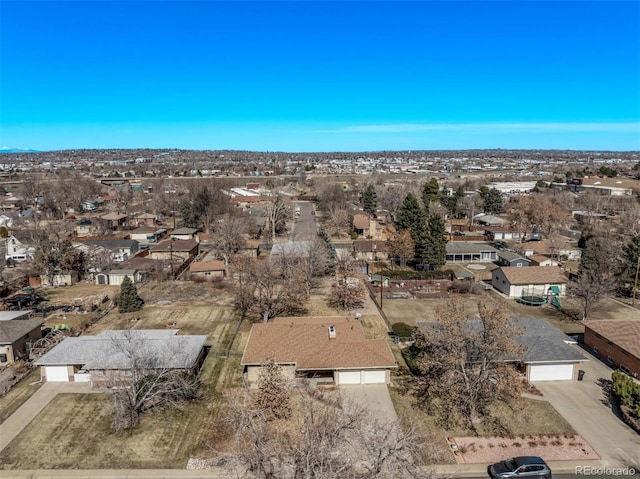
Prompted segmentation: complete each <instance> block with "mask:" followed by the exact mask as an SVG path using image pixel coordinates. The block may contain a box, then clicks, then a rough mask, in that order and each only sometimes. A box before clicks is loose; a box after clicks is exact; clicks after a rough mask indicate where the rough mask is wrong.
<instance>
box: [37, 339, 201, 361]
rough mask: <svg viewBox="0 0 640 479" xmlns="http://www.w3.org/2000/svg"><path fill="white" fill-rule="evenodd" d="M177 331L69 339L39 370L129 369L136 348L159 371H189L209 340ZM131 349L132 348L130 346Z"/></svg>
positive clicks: (48, 354)
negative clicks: (73, 367) (58, 367)
mask: <svg viewBox="0 0 640 479" xmlns="http://www.w3.org/2000/svg"><path fill="white" fill-rule="evenodd" d="M177 333H178V330H177V329H167V330H164V329H150V330H115V331H103V332H101V333H100V334H98V335H96V336H79V337H75V338H66V339H65V340H64V341H62V342H61V343H60V344H59V345H57V346H56V347H54V348H53V349H52V350H51V351H49V352H48V353H47V354H45V355H44V356H42V357H41V358H40V359H38V360H37V361H36V362H35V363H34V364H35V365H36V366H53V365H68V364H75V365H81V366H82V367H83V368H84V369H126V368H128V367H130V364H131V359H130V358H129V357H128V355H127V353H128V352H129V351H130V350H131V348H133V349H134V350H136V351H141V352H144V356H145V357H146V358H153V359H155V360H157V361H158V363H157V367H158V368H172V369H180V368H190V367H192V366H193V364H194V362H195V361H196V359H197V358H198V356H199V355H200V352H201V350H202V348H203V346H204V343H205V341H206V339H207V337H206V336H196V335H193V336H186V335H185V336H179V335H177ZM129 344H130V345H131V346H130V345H129Z"/></svg>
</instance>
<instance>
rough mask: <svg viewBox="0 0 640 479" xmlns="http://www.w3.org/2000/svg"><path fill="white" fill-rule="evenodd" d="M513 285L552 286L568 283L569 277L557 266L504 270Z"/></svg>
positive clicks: (509, 268)
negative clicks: (553, 284) (551, 284)
mask: <svg viewBox="0 0 640 479" xmlns="http://www.w3.org/2000/svg"><path fill="white" fill-rule="evenodd" d="M502 272H503V273H504V275H505V277H506V278H507V280H509V283H511V284H550V283H566V282H567V277H566V276H565V275H564V273H563V272H562V270H561V269H560V268H558V267H555V266H527V267H526V268H518V267H508V268H502Z"/></svg>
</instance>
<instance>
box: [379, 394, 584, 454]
mask: <svg viewBox="0 0 640 479" xmlns="http://www.w3.org/2000/svg"><path fill="white" fill-rule="evenodd" d="M389 392H390V394H391V400H392V401H393V404H394V407H395V409H396V412H397V414H398V417H399V418H400V419H401V420H402V421H405V422H406V423H408V424H415V425H416V426H418V428H419V430H420V431H422V432H424V433H425V434H427V435H429V436H431V437H432V438H433V442H434V444H436V445H437V447H438V451H439V452H440V454H439V460H440V462H441V463H451V464H453V463H455V458H454V456H453V454H452V452H451V450H450V447H449V444H448V442H447V438H448V437H453V436H455V437H465V436H466V437H468V436H478V437H495V436H504V437H516V436H536V435H541V434H547V435H554V434H559V435H565V434H575V431H574V430H573V428H572V427H571V426H570V425H569V423H568V422H567V421H566V420H565V419H564V418H563V417H562V416H560V414H559V413H558V412H557V411H556V410H555V409H554V408H553V407H552V406H551V405H550V404H549V403H548V402H547V401H542V400H537V399H528V398H520V399H519V400H518V403H517V406H516V407H515V408H514V409H511V408H510V407H508V406H507V405H505V404H504V403H498V404H496V405H495V406H494V407H493V408H492V414H491V416H492V417H494V418H499V422H500V424H501V425H502V428H503V429H502V431H501V433H500V434H496V430H495V427H494V426H491V425H483V424H479V425H478V426H477V429H478V430H477V431H470V430H469V429H466V428H455V429H449V430H447V429H444V428H442V427H441V426H439V425H438V424H437V423H436V420H435V418H433V417H431V416H429V415H428V414H426V413H425V412H424V411H422V410H421V409H420V407H419V406H418V404H417V401H416V398H415V397H414V396H413V395H412V394H411V392H410V391H407V392H405V391H404V390H403V389H402V388H401V387H398V388H390V389H389Z"/></svg>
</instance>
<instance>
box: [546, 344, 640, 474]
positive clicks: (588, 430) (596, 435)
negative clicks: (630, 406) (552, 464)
mask: <svg viewBox="0 0 640 479" xmlns="http://www.w3.org/2000/svg"><path fill="white" fill-rule="evenodd" d="M572 347H575V348H577V349H579V350H580V352H581V353H583V354H584V355H585V356H587V357H588V358H589V361H588V362H586V363H582V364H581V365H580V369H582V370H584V371H585V376H584V380H583V381H541V382H536V383H534V384H535V386H536V387H537V388H538V389H539V390H540V392H541V393H542V394H543V399H545V400H547V401H549V403H551V405H552V406H553V407H554V408H555V409H556V410H557V411H558V412H559V413H560V414H561V415H562V417H564V418H565V419H566V420H567V421H568V422H569V424H571V426H572V427H573V428H574V429H575V430H576V432H577V433H578V434H580V435H581V436H582V437H583V438H584V439H585V440H586V441H587V442H588V443H589V444H591V446H592V447H593V448H594V449H595V451H596V452H597V453H598V454H599V455H600V457H601V458H602V460H603V462H604V463H605V464H608V465H610V466H625V465H635V466H636V467H637V465H638V464H640V435H638V434H637V433H636V432H635V431H634V430H633V429H631V428H630V427H628V426H627V425H626V424H625V423H624V422H622V420H621V419H620V418H618V417H617V416H616V414H615V413H614V412H613V410H612V409H611V406H610V403H609V393H608V391H607V390H606V388H604V387H603V384H607V381H610V380H611V372H612V370H611V368H609V367H608V366H607V365H605V364H603V363H602V362H600V361H599V360H598V359H597V358H595V357H593V356H592V355H591V354H589V353H588V352H587V351H584V350H583V349H581V348H579V347H578V346H572Z"/></svg>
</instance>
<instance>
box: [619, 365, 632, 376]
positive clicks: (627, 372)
mask: <svg viewBox="0 0 640 479" xmlns="http://www.w3.org/2000/svg"><path fill="white" fill-rule="evenodd" d="M620 371H622V372H623V373H625V374H629V373H630V372H631V371H629V368H628V367H626V366H625V365H623V364H621V365H620Z"/></svg>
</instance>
